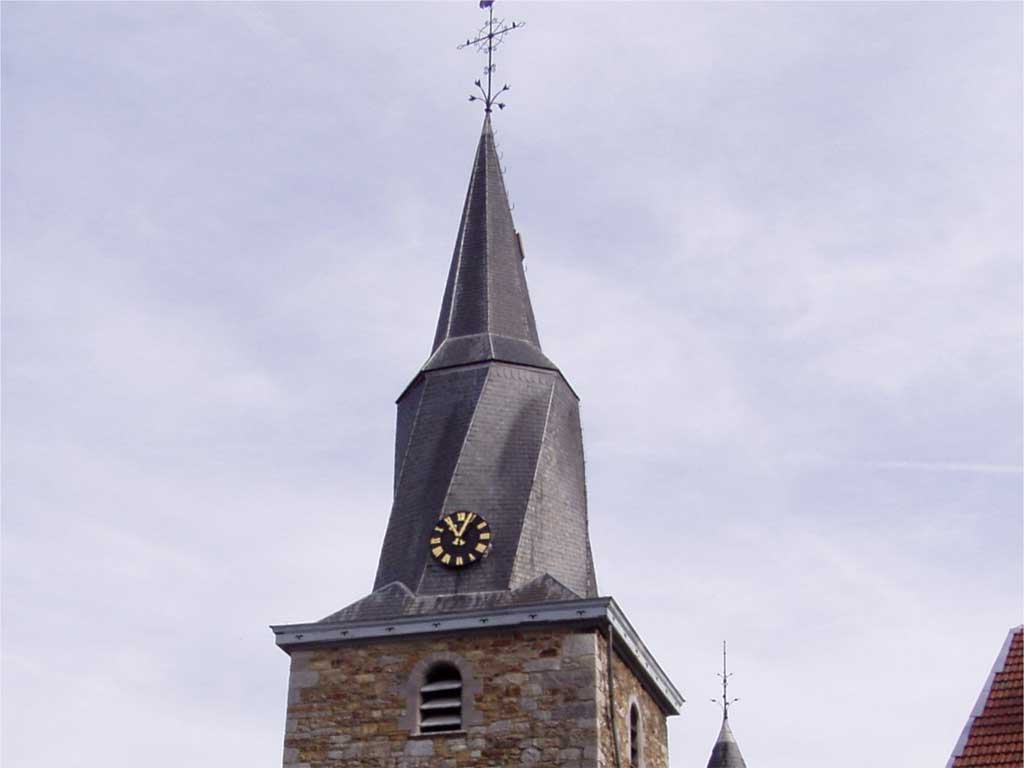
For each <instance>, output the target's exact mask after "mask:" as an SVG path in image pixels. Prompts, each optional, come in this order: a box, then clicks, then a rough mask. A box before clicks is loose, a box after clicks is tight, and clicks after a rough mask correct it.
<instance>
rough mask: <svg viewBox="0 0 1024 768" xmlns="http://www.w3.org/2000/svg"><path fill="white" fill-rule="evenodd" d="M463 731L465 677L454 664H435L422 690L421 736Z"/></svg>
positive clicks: (428, 671)
mask: <svg viewBox="0 0 1024 768" xmlns="http://www.w3.org/2000/svg"><path fill="white" fill-rule="evenodd" d="M461 729H462V675H461V674H459V670H458V669H457V668H456V667H455V666H454V665H453V664H444V663H442V664H435V665H434V666H432V667H431V668H430V669H429V670H427V676H426V679H425V680H424V682H423V687H422V688H420V733H441V732H443V731H458V730H461Z"/></svg>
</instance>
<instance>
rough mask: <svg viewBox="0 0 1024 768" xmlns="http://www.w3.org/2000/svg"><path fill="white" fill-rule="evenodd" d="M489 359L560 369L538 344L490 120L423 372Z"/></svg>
mask: <svg viewBox="0 0 1024 768" xmlns="http://www.w3.org/2000/svg"><path fill="white" fill-rule="evenodd" d="M486 360H499V361H502V362H508V363H518V364H520V365H528V366H531V367H535V368H547V369H552V370H555V369H556V368H555V365H554V363H552V362H551V361H550V360H548V358H547V357H545V356H544V353H543V352H541V348H540V340H539V339H538V337H537V324H536V322H535V320H534V317H533V306H532V305H531V303H530V293H529V291H528V290H527V287H526V274H525V271H524V269H523V251H522V245H521V241H520V239H519V235H518V233H517V232H516V228H515V225H514V224H513V222H512V211H511V209H510V208H509V203H508V195H507V194H506V192H505V181H504V179H503V178H502V174H501V163H500V161H499V159H498V151H497V149H496V147H495V144H494V132H493V130H492V129H491V117H490V115H487V116H486V117H485V118H484V125H483V130H482V131H481V133H480V141H479V143H478V144H477V148H476V157H475V159H474V162H473V171H472V173H471V175H470V178H469V189H468V191H467V192H466V202H465V205H464V206H463V209H462V221H461V223H460V224H459V234H458V237H457V238H456V240H455V252H454V254H453V255H452V263H451V267H450V269H449V270H448V282H447V284H446V286H445V291H444V299H443V300H442V302H441V313H440V316H439V317H438V321H437V331H436V333H435V334H434V345H433V348H432V350H431V356H430V359H429V360H427V362H426V364H425V365H424V366H423V370H425V371H429V370H436V369H438V368H449V367H451V366H454V365H465V364H467V363H476V362H483V361H486Z"/></svg>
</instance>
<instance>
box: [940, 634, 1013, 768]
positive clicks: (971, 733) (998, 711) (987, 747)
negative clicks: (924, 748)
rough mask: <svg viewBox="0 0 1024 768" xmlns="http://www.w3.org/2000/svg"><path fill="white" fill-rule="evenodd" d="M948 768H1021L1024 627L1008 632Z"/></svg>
mask: <svg viewBox="0 0 1024 768" xmlns="http://www.w3.org/2000/svg"><path fill="white" fill-rule="evenodd" d="M947 766H948V768H1024V627H1017V628H1016V629H1012V630H1010V634H1009V636H1008V637H1007V638H1006V642H1005V643H1004V644H1003V648H1002V650H1001V651H1000V653H999V657H998V658H997V659H996V664H995V666H994V667H993V668H992V674H991V675H989V679H988V681H986V683H985V688H984V689H982V692H981V697H980V698H979V699H978V703H977V704H976V705H975V707H974V711H973V712H972V713H971V717H970V719H969V720H968V721H967V725H966V726H965V727H964V732H963V734H961V736H960V741H959V742H958V743H957V745H956V748H955V749H954V750H953V756H952V757H951V758H950V761H949V763H948V764H947Z"/></svg>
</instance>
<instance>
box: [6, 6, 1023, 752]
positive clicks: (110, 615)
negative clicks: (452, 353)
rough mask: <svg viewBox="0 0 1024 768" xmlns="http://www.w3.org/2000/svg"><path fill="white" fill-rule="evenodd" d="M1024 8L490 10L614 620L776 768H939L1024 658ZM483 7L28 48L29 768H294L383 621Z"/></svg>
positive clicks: (13, 616)
mask: <svg viewBox="0 0 1024 768" xmlns="http://www.w3.org/2000/svg"><path fill="white" fill-rule="evenodd" d="M1022 7H1024V6H1022V5H1021V4H1020V3H1003V4H999V3H952V4H951V3H914V4H901V3H884V4H883V3H879V4H859V3H832V4H817V3H799V4H784V3H772V4H739V3H728V4H727V3H720V4H698V3H692V4H640V3H629V4H627V3H586V4H584V3H576V4H560V3H544V4H536V3H526V2H519V3H515V2H508V3H500V2H499V5H498V6H497V8H498V12H499V15H505V16H506V17H507V18H509V19H521V20H525V21H526V26H525V28H523V29H522V30H521V31H517V32H516V33H515V34H514V35H513V36H512V37H511V38H510V39H509V41H508V42H507V43H506V44H505V45H504V46H503V47H502V48H501V49H500V51H499V56H498V59H497V63H498V70H497V77H498V79H499V81H501V82H505V80H507V81H508V82H509V84H510V85H511V87H512V88H511V91H510V92H509V93H508V94H507V96H508V99H507V102H508V108H507V109H506V110H504V111H503V112H501V113H500V114H498V115H496V116H495V130H496V133H497V138H498V141H499V147H500V149H501V151H502V157H503V163H504V166H505V170H506V183H507V186H508V189H509V193H510V196H511V199H512V201H513V203H514V204H515V209H514V216H515V219H516V224H517V227H518V228H519V229H520V230H521V232H522V236H523V240H524V244H525V251H526V265H527V269H528V280H529V282H530V290H531V293H532V297H533V304H534V310H535V312H536V315H537V321H538V326H539V331H540V337H541V342H542V344H543V346H544V350H545V352H546V353H547V354H548V356H549V357H551V358H552V359H553V360H554V361H555V362H556V363H558V364H559V366H560V367H561V369H562V370H563V372H564V373H565V375H566V376H567V378H568V380H569V381H570V382H571V383H572V385H573V387H574V388H575V389H576V391H577V392H578V393H579V395H580V397H581V402H582V416H583V427H584V441H585V448H586V457H587V481H588V497H589V503H590V521H591V535H592V539H593V547H594V557H595V563H596V567H597V575H598V584H599V588H600V591H601V592H602V594H607V595H612V596H614V597H615V599H616V600H617V601H618V603H619V604H620V605H621V606H622V607H623V609H624V610H625V611H626V613H627V615H628V616H629V617H630V619H631V621H632V622H633V624H634V625H635V626H636V628H637V629H638V630H639V632H640V633H641V635H642V637H643V638H644V639H645V641H646V643H647V645H648V647H649V648H650V649H651V651H652V652H653V653H654V654H655V656H656V657H657V658H658V659H659V661H660V663H661V665H662V666H663V668H664V669H665V670H666V672H667V673H668V674H669V675H670V677H671V678H672V680H673V681H674V683H675V684H676V686H677V687H678V688H679V689H680V690H681V691H682V693H683V695H684V696H685V697H686V698H687V704H686V705H685V706H684V708H683V710H682V714H681V716H679V717H677V718H673V719H672V720H671V723H670V728H669V739H670V748H671V759H672V766H673V768H702V767H703V766H704V765H705V764H706V762H707V758H708V755H709V754H710V750H711V747H712V744H713V742H714V739H715V737H716V735H717V732H718V725H719V721H720V713H719V711H718V710H717V709H716V707H715V705H714V704H712V703H711V702H710V701H709V699H711V698H712V697H715V696H716V695H717V694H718V693H719V689H718V681H717V678H716V676H715V675H716V672H717V671H718V670H719V665H720V652H721V642H722V640H723V639H727V640H728V641H729V648H730V656H729V658H730V670H731V671H732V672H734V673H735V677H734V678H733V679H732V686H731V688H730V693H731V694H732V695H735V696H738V697H739V698H740V700H741V701H740V702H739V703H738V704H736V705H735V706H734V707H733V708H732V710H731V713H730V723H731V724H732V727H733V731H734V733H735V734H736V737H737V739H738V741H739V744H740V747H741V749H742V750H743V753H744V755H745V757H746V759H747V761H748V763H749V764H750V765H751V766H758V767H759V768H775V767H778V768H783V767H785V768H810V767H811V766H814V767H815V768H816V767H817V766H819V765H820V764H821V761H822V759H827V761H828V763H829V765H830V766H833V767H834V768H862V766H864V765H876V764H879V762H885V763H887V764H889V765H905V766H922V767H923V766H942V765H944V764H945V761H946V760H947V758H948V756H949V753H950V751H951V750H952V748H953V746H954V744H955V742H956V740H957V737H958V735H959V732H960V729H961V728H962V727H963V724H964V722H965V720H966V718H967V715H968V713H969V712H970V710H971V708H972V706H973V704H974V700H975V698H976V697H977V695H978V692H979V691H980V689H981V686H982V684H983V682H984V680H985V677H986V675H987V674H988V672H989V669H990V668H991V666H992V663H993V661H994V660H995V657H996V654H997V652H998V651H999V648H1000V645H1001V644H1002V641H1003V639H1004V637H1005V635H1006V632H1007V630H1008V629H1009V628H1010V627H1011V626H1013V625H1016V624H1018V623H1020V622H1021V619H1022V616H1021V603H1022V588H1021V583H1022V582H1021V575H1022V574H1021V568H1022V546H1021V541H1022V519H1021V509H1022V472H1021V466H1022V429H1021V424H1022V405H1021V402H1022V373H1021V372H1022V354H1021V349H1022V344H1021V342H1022V339H1021V336H1022V332H1021V316H1022V287H1021V286H1022V267H1021V264H1022V260H1021V252H1022V234H1021V233H1022V207H1024V206H1022V202H1024V201H1022V181H1021V167H1022V157H1021V154H1022V152H1021V146H1022V135H1021V134H1022V126H1021V115H1022V99H1021V93H1022V83H1021V70H1022V55H1021V25H1022ZM482 21H483V19H482V14H481V12H480V11H479V10H478V9H477V8H476V4H475V3H471V2H459V3H447V4H441V5H438V4H385V3H363V4H348V3H276V4H260V3H108V4H91V3H84V2H83V3H56V2H55V3H12V2H7V3H5V4H4V5H3V6H2V91H3V101H2V126H0V127H2V160H3V163H2V182H3V189H2V191H3V200H2V224H3V227H2V248H3V257H4V258H3V267H2V269H3V273H2V277H3V281H2V290H3V296H2V298H3V302H2V304H3V306H2V320H3V349H2V352H3V359H2V363H3V382H2V383H3V413H2V416H3V426H2V428H3V432H2V438H3V457H2V458H3V465H2V470H3V481H4V482H3V499H2V501H3V615H2V618H3V747H2V760H3V764H4V765H5V766H9V767H10V768H49V767H50V766H61V768H77V767H78V766H83V767H84V766H89V767H90V768H91V767H92V766H96V765H103V766H105V767H106V768H121V767H122V766H124V767H126V768H127V767H128V766H136V765H137V764H138V760H139V756H140V755H144V756H145V760H146V762H147V764H148V765H149V766H150V768H171V767H172V766H173V767H174V768H177V767H178V766H181V765H183V764H188V765H191V766H217V765H245V766H250V767H251V768H257V767H259V766H267V767H269V766H278V765H280V760H281V747H282V738H283V730H284V712H285V694H286V686H287V667H288V659H287V657H286V656H285V654H283V653H282V652H280V651H279V650H277V649H276V648H275V646H274V642H273V637H272V633H271V632H270V630H269V629H268V626H267V625H269V624H272V623H273V624H280V623H289V622H301V621H308V620H315V619H318V618H320V617H322V616H325V615H327V614H328V613H331V612H332V611H334V610H337V609H338V608H341V607H342V606H344V605H347V604H348V603H350V602H352V601H353V600H356V599H358V598H359V597H361V596H363V595H364V594H366V593H367V592H368V591H369V590H370V588H371V586H372V581H373V576H374V572H375V567H376V560H377V556H378V553H379V547H380V544H381V541H382V538H383V533H384V527H385V525H386V521H387V516H388V512H389V507H390V492H391V472H392V450H393V447H392V446H393V439H394V419H395V412H394V399H395V398H396V397H397V396H398V394H399V393H400V392H401V391H402V389H403V388H404V387H405V385H406V384H407V383H408V382H409V381H410V380H411V378H412V377H413V375H414V373H415V372H416V370H417V369H418V367H419V366H420V365H421V364H422V362H423V361H424V360H425V358H426V356H427V354H428V352H429V347H430V343H431V340H432V338H433V330H434V324H435V322H436V316H437V311H438V308H439V306H440V302H441V294H442V291H443V286H444V280H445V276H446V274H447V269H448V264H449V260H450V257H451V249H452V246H453V243H454V239H455V234H456V228H457V225H458V220H459V215H460V212H461V207H462V202H463V197H464V195H465V188H466V183H467V180H468V175H469V170H470V166H471V163H472V157H473V152H474V149H475V144H476V140H477V137H478V134H479V130H480V123H481V114H480V112H479V109H478V105H474V104H470V103H469V102H468V99H467V96H468V94H469V93H470V92H471V90H472V81H473V79H475V78H476V77H477V76H479V73H480V67H481V66H482V65H483V63H482V61H481V60H480V58H479V56H478V55H476V54H473V53H470V52H467V51H459V50H457V49H456V44H457V43H459V42H460V41H462V40H464V39H465V38H466V37H467V36H469V35H470V34H472V33H473V32H474V31H475V30H476V29H477V28H478V27H479V25H480V24H481V23H482Z"/></svg>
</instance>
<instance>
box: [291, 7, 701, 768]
mask: <svg viewBox="0 0 1024 768" xmlns="http://www.w3.org/2000/svg"><path fill="white" fill-rule="evenodd" d="M482 5H483V4H482ZM488 24H489V26H485V30H488V31H489V32H490V33H491V34H490V37H486V36H485V37H484V39H486V40H487V41H488V50H487V53H488V56H489V57H490V54H491V51H492V50H493V49H492V46H491V41H492V40H493V36H494V34H493V33H495V31H496V30H500V29H501V28H502V22H500V21H496V20H495V19H494V17H493V11H491V12H490V13H489V22H488ZM507 28H511V27H507ZM489 68H490V69H491V70H493V68H492V67H491V66H490V60H489ZM481 91H482V92H483V93H484V98H480V99H479V100H480V101H483V102H484V104H485V118H484V123H483V129H482V131H481V135H480V140H479V143H478V145H477V148H476V153H475V155H474V159H473V166H472V171H471V173H470V178H469V189H468V191H467V193H466V200H465V204H464V206H463V211H462V219H461V222H460V224H459V230H458V236H457V237H456V241H455V251H454V254H453V256H452V260H451V267H450V270H449V273H448V280H447V283H446V285H445V288H444V296H443V299H442V302H441V311H440V316H439V318H438V322H437V329H436V332H435V334H434V342H433V345H432V348H431V351H430V355H429V357H428V358H427V361H426V363H425V364H424V365H423V367H422V368H421V369H420V370H419V371H418V372H417V373H416V374H415V376H414V377H413V379H412V382H411V383H410V384H409V385H408V387H406V389H405V391H404V392H402V393H401V395H400V396H399V398H398V419H397V427H396V434H395V471H394V500H393V504H392V508H391V515H390V519H389V521H388V526H387V531H386V533H385V536H384V541H383V545H382V547H381V554H380V561H379V564H378V566H377V574H376V579H375V581H374V585H373V591H372V592H370V594H368V595H367V596H366V597H364V598H362V599H361V600H358V601H356V602H355V603H352V604H351V605H349V606H347V607H345V608H343V609H341V610H339V611H337V612H335V613H332V614H331V615H329V616H327V617H326V618H324V619H322V620H320V621H317V622H313V623H309V624H294V625H286V626H275V627H273V631H274V634H275V636H276V641H277V645H278V646H279V647H280V648H281V649H282V650H284V651H285V652H286V653H287V654H288V655H289V656H290V657H291V671H290V680H289V688H288V711H287V718H286V728H285V745H284V763H283V764H284V767H285V768H328V767H330V768H340V767H341V766H366V767H367V768H370V767H371V766H372V767H373V768H385V767H387V768H419V767H421V766H422V767H423V768H426V767H427V766H453V767H454V766H459V767H462V766H467V767H472V766H481V768H483V767H484V766H486V767H487V768H496V767H498V766H513V765H515V766H518V765H533V766H541V767H544V768H547V767H548V766H565V767H566V768H569V767H579V768H584V767H588V768H589V767H591V766H593V767H594V768H597V766H608V767H609V768H665V767H666V766H667V765H668V743H667V729H666V718H667V717H669V716H670V715H676V714H678V708H679V706H680V705H681V704H682V701H683V699H682V697H681V696H680V694H679V692H678V691H677V690H676V689H675V687H674V686H673V685H672V683H671V681H670V680H669V679H668V677H667V676H666V675H665V673H664V672H663V671H662V670H661V668H660V667H659V665H658V663H657V662H656V661H655V660H654V657H653V656H652V655H651V653H650V652H649V651H648V650H647V648H646V647H645V646H644V644H643V642H642V641H641V640H640V637H639V635H638V634H637V633H636V631H635V630H634V629H633V627H632V626H631V625H630V623H629V621H628V620H627V619H626V617H625V615H624V614H623V612H622V610H621V609H620V608H619V606H618V605H617V604H616V603H615V601H614V600H612V599H611V598H610V597H599V596H598V591H597V580H596V577H595V572H594V563H593V557H592V555H591V548H590V536H589V531H588V522H587V497H586V487H585V483H584V461H583V443H582V433H581V429H580V413H579V401H578V398H577V396H576V393H575V392H574V391H573V389H572V387H571V386H570V385H569V382H568V381H567V379H566V378H565V376H564V375H563V373H562V372H561V371H560V370H559V368H558V367H557V366H556V365H555V363H553V362H552V361H551V360H550V359H548V357H547V356H546V355H545V354H544V352H543V351H542V349H541V345H540V339H539V336H538V333H537V325H536V322H535V319H534V314H533V309H532V306H531V303H530V295H529V292H528V291H527V286H526V276H525V272H524V269H523V258H524V256H523V251H522V245H521V241H520V239H519V236H518V233H517V232H516V229H515V226H514V224H513V221H512V214H511V210H510V208H509V203H508V198H507V195H506V192H505V185H504V180H503V178H502V173H501V166H500V163H499V160H498V155H497V151H496V149H495V143H494V134H493V129H492V127H491V115H490V109H491V106H492V104H494V103H495V102H494V99H493V98H492V95H491V93H490V86H489V84H488V89H487V91H483V89H482V88H481Z"/></svg>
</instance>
